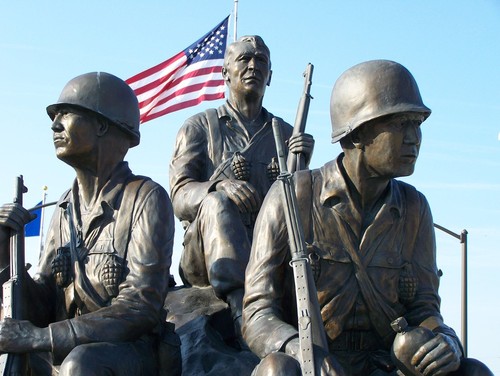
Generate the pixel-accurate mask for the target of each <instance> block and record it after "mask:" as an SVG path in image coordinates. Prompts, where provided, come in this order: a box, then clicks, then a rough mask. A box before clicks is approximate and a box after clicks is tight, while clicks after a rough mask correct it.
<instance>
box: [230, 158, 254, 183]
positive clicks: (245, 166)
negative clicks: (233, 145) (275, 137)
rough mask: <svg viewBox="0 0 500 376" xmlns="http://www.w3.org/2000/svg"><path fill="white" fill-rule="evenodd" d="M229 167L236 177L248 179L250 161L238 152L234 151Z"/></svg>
mask: <svg viewBox="0 0 500 376" xmlns="http://www.w3.org/2000/svg"><path fill="white" fill-rule="evenodd" d="M231 168H232V170H233V174H234V176H235V177H236V179H238V180H245V181H247V180H249V179H250V163H249V162H248V161H247V160H246V159H245V157H244V156H243V155H241V153H240V152H236V153H234V156H233V160H232V161H231Z"/></svg>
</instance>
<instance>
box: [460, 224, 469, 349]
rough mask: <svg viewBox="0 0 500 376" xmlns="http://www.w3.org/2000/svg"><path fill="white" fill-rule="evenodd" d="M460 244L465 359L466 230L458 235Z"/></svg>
mask: <svg viewBox="0 0 500 376" xmlns="http://www.w3.org/2000/svg"><path fill="white" fill-rule="evenodd" d="M460 235H461V236H460V243H462V345H463V347H464V355H465V357H467V339H468V337H467V336H468V333H467V230H462V233H461V234H460Z"/></svg>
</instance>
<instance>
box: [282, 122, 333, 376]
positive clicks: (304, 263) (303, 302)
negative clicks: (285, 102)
mask: <svg viewBox="0 0 500 376" xmlns="http://www.w3.org/2000/svg"><path fill="white" fill-rule="evenodd" d="M272 126H273V132H274V139H275V142H276V150H277V152H278V163H279V167H280V174H279V176H278V181H279V182H281V186H282V188H283V195H282V198H283V209H284V211H285V219H286V226H287V229H288V238H289V243H290V253H291V261H290V266H291V267H292V269H293V277H294V281H295V294H296V299H297V315H298V330H299V341H300V357H301V364H300V367H301V369H302V374H303V375H313V376H314V375H315V374H316V370H315V367H314V349H313V345H317V346H319V347H321V348H322V349H324V350H326V351H328V345H327V342H326V334H325V331H324V329H323V321H322V318H321V311H320V307H319V303H318V295H317V291H316V286H315V285H314V280H313V278H312V272H311V265H310V264H309V259H308V257H307V249H306V242H305V239H304V230H303V227H302V223H301V220H300V216H299V211H298V205H297V196H296V194H295V190H294V187H293V176H292V174H291V173H289V172H288V171H287V167H286V162H285V152H284V149H285V148H284V145H283V138H282V136H281V129H280V125H279V122H278V120H277V119H275V118H274V119H273V121H272Z"/></svg>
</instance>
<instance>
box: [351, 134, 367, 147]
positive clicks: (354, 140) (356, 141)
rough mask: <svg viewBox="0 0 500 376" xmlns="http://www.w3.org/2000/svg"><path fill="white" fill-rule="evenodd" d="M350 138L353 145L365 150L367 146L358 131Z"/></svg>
mask: <svg viewBox="0 0 500 376" xmlns="http://www.w3.org/2000/svg"><path fill="white" fill-rule="evenodd" d="M349 138H350V139H351V143H352V144H353V145H354V147H355V148H356V149H359V150H365V144H364V143H363V142H362V141H361V139H360V137H359V132H356V131H354V132H352V133H351V134H350V135H349Z"/></svg>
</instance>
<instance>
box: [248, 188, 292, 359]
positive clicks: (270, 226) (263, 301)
mask: <svg viewBox="0 0 500 376" xmlns="http://www.w3.org/2000/svg"><path fill="white" fill-rule="evenodd" d="M280 190H281V186H280V183H279V182H277V183H275V184H274V185H273V186H272V187H271V189H270V191H269V193H268V194H267V196H266V198H265V200H264V203H263V206H262V209H261V211H260V213H259V216H258V219H257V222H256V225H255V229H254V234H255V235H254V238H253V244H252V251H251V254H250V261H249V263H248V266H247V271H246V280H245V297H244V299H243V328H242V333H243V337H244V338H245V340H246V341H247V343H248V345H249V347H250V349H251V350H252V351H253V352H254V353H255V354H257V355H258V356H259V357H261V358H263V357H265V356H266V355H268V354H270V353H272V352H276V351H280V350H282V349H283V347H284V345H285V344H286V342H288V340H290V339H291V338H293V337H295V336H297V334H298V333H297V330H296V328H295V327H294V326H292V325H290V324H288V323H287V322H285V321H284V316H285V315H284V310H287V309H288V310H289V309H290V307H289V305H290V300H291V299H289V298H287V295H286V292H287V288H290V285H289V284H287V283H286V268H287V267H288V261H289V259H290V257H289V256H288V252H289V249H288V235H287V231H286V225H285V219H284V215H283V209H282V204H281V202H282V201H281V192H280ZM292 283H293V282H292ZM291 288H292V289H293V286H292V287H291ZM289 296H290V295H288V297H289Z"/></svg>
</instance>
